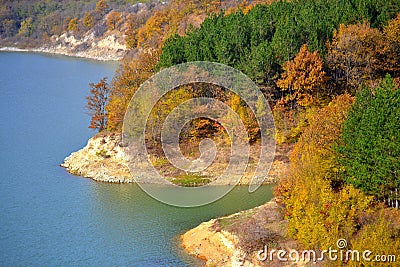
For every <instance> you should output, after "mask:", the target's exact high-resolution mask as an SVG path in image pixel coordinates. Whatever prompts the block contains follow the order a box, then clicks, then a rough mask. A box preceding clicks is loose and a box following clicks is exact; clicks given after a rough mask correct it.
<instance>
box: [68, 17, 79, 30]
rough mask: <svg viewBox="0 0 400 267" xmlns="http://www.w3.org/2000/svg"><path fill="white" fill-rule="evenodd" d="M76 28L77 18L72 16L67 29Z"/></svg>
mask: <svg viewBox="0 0 400 267" xmlns="http://www.w3.org/2000/svg"><path fill="white" fill-rule="evenodd" d="M77 28H78V19H77V18H72V19H71V20H70V21H69V23H68V31H76V30H77Z"/></svg>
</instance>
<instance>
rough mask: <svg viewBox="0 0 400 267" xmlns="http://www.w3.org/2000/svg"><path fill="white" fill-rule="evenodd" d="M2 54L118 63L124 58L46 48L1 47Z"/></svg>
mask: <svg viewBox="0 0 400 267" xmlns="http://www.w3.org/2000/svg"><path fill="white" fill-rule="evenodd" d="M0 52H10V53H12V52H21V53H38V54H46V55H61V56H66V57H71V58H79V59H89V60H96V61H113V62H118V61H120V60H121V59H123V57H121V56H114V55H108V56H103V57H99V56H94V55H90V53H88V52H84V51H82V52H67V51H61V50H57V49H56V48H45V47H39V48H19V47H16V46H3V47H0Z"/></svg>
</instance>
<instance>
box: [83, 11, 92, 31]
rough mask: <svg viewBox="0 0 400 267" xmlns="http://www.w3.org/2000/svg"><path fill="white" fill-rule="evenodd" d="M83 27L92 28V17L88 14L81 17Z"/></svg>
mask: <svg viewBox="0 0 400 267" xmlns="http://www.w3.org/2000/svg"><path fill="white" fill-rule="evenodd" d="M83 26H85V27H86V28H88V29H91V28H92V27H93V16H92V15H91V14H90V13H89V12H86V13H85V16H84V17H83Z"/></svg>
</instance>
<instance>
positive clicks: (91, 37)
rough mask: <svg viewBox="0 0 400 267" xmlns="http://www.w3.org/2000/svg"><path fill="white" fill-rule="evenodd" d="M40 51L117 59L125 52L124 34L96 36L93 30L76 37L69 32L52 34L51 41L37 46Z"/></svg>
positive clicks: (97, 58)
mask: <svg viewBox="0 0 400 267" xmlns="http://www.w3.org/2000/svg"><path fill="white" fill-rule="evenodd" d="M37 50H39V51H40V52H46V53H55V54H63V55H69V56H77V57H84V58H91V59H96V60H119V59H122V58H123V57H124V56H125V54H126V53H127V50H128V48H127V46H126V44H125V39H124V36H120V37H118V36H117V35H116V34H110V35H105V36H101V37H96V36H95V33H94V32H91V33H89V34H87V35H85V36H84V37H83V38H77V37H75V36H74V35H72V34H70V33H64V34H62V35H61V36H53V37H52V38H51V42H50V43H49V44H47V45H45V46H44V47H41V48H38V49H37Z"/></svg>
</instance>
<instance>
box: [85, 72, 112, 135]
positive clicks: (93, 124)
mask: <svg viewBox="0 0 400 267" xmlns="http://www.w3.org/2000/svg"><path fill="white" fill-rule="evenodd" d="M89 86H90V96H88V97H86V99H87V105H86V108H87V110H88V113H89V115H90V116H91V121H90V125H89V128H91V129H97V130H99V132H100V131H102V130H104V129H105V127H106V124H107V117H106V109H105V107H106V105H107V103H108V99H109V95H110V91H111V90H110V87H109V86H108V83H107V77H104V78H103V79H101V80H100V82H99V83H97V84H94V83H90V84H89Z"/></svg>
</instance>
